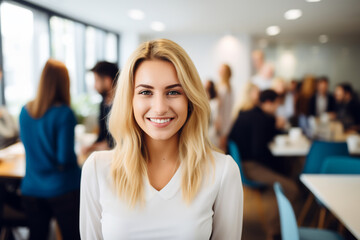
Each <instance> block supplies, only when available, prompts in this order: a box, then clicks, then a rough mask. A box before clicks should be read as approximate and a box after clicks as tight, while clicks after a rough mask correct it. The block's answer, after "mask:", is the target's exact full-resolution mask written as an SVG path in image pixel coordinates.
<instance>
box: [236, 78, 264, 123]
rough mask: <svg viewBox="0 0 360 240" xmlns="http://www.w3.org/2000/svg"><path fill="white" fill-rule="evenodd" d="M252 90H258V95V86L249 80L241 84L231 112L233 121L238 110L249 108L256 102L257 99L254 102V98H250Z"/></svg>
mask: <svg viewBox="0 0 360 240" xmlns="http://www.w3.org/2000/svg"><path fill="white" fill-rule="evenodd" d="M253 91H258V93H259V95H260V90H259V88H258V87H257V86H256V85H255V84H253V83H251V82H250V81H249V82H246V83H244V84H243V86H242V87H241V88H240V92H239V100H238V102H237V103H236V105H235V107H234V109H233V112H232V119H233V121H234V120H236V118H237V117H238V115H239V112H240V111H247V110H250V109H252V108H253V107H255V106H256V105H257V104H258V101H256V102H254V100H253V99H252V93H253Z"/></svg>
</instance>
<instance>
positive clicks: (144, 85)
mask: <svg viewBox="0 0 360 240" xmlns="http://www.w3.org/2000/svg"><path fill="white" fill-rule="evenodd" d="M138 87H143V88H150V89H154V87H153V86H150V85H146V84H139V85H137V86H136V88H138Z"/></svg>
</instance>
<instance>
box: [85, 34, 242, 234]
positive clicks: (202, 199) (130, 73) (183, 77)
mask: <svg viewBox="0 0 360 240" xmlns="http://www.w3.org/2000/svg"><path fill="white" fill-rule="evenodd" d="M209 111H210V110H209V104H208V100H207V96H206V93H205V90H204V88H203V86H202V83H201V81H200V78H199V76H198V73H197V71H196V69H195V66H194V64H193V63H192V61H191V59H190V58H189V57H188V55H187V54H186V52H185V51H184V50H183V49H182V48H181V47H180V46H179V45H177V44H176V43H174V42H172V41H170V40H165V39H160V40H155V41H150V42H146V43H143V44H141V45H140V46H139V48H138V49H137V50H136V51H135V52H134V53H133V54H132V56H131V57H130V58H129V60H128V61H127V63H126V65H125V67H124V69H123V71H122V72H121V75H120V77H119V80H118V86H117V89H116V94H115V99H114V104H113V108H112V110H111V114H110V119H109V127H110V132H111V134H112V136H114V139H115V141H116V146H115V149H114V150H113V151H106V152H97V153H94V154H93V155H91V156H90V157H89V159H88V160H87V161H86V163H85V165H84V167H83V173H82V185H81V210H80V215H81V220H80V231H81V237H82V238H83V239H210V238H211V239H240V238H241V230H242V211H243V192H242V185H241V178H240V173H239V170H238V167H237V165H236V163H235V162H234V160H233V159H232V158H231V157H229V156H225V155H223V154H221V153H218V152H215V151H214V150H213V149H212V146H211V145H210V142H209V140H208V136H207V132H208V131H207V128H208V121H209Z"/></svg>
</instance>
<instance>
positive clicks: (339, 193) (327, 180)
mask: <svg viewBox="0 0 360 240" xmlns="http://www.w3.org/2000/svg"><path fill="white" fill-rule="evenodd" d="M300 180H301V182H303V183H304V185H305V186H306V187H307V188H308V189H309V190H310V191H311V192H312V193H313V194H314V196H316V197H317V198H318V199H319V200H321V202H322V203H323V204H324V205H325V206H326V207H327V209H329V210H330V211H331V212H332V213H333V214H334V215H335V216H336V217H337V218H338V219H339V220H340V221H341V222H342V223H343V224H344V226H345V227H346V228H347V229H349V231H350V232H351V233H352V234H353V235H354V236H355V237H356V238H358V239H360V224H359V222H360V207H359V203H360V175H332V174H302V175H301V176H300Z"/></svg>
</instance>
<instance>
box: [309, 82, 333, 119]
mask: <svg viewBox="0 0 360 240" xmlns="http://www.w3.org/2000/svg"><path fill="white" fill-rule="evenodd" d="M334 111H335V99H334V97H333V96H332V95H331V94H330V93H329V80H328V78H327V77H325V76H324V77H320V78H318V79H317V82H316V93H315V94H314V95H313V96H312V97H311V99H310V102H309V114H310V115H311V116H316V117H319V116H320V115H322V114H323V113H331V114H333V112H334Z"/></svg>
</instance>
